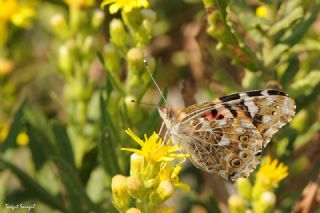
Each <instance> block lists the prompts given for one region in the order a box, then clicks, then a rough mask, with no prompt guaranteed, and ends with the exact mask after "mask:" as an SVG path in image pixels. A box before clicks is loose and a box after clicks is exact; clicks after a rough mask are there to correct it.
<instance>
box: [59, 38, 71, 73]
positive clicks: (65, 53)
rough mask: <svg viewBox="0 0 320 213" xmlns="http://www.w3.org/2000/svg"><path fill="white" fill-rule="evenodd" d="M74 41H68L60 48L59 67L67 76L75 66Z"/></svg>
mask: <svg viewBox="0 0 320 213" xmlns="http://www.w3.org/2000/svg"><path fill="white" fill-rule="evenodd" d="M74 57H75V56H74V43H73V42H68V43H67V44H65V45H62V46H61V47H60V48H59V59H58V61H59V68H60V69H61V71H62V73H63V74H65V75H66V76H68V75H70V74H71V73H72V70H73V66H74Z"/></svg>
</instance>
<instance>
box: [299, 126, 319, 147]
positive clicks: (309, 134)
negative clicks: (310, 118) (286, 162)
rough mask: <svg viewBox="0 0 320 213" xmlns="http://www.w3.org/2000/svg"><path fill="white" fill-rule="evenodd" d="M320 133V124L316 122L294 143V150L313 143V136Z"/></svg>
mask: <svg viewBox="0 0 320 213" xmlns="http://www.w3.org/2000/svg"><path fill="white" fill-rule="evenodd" d="M319 131H320V123H319V122H316V123H314V124H312V126H311V127H310V128H309V129H308V130H307V132H305V133H304V134H303V135H299V136H298V137H297V139H296V140H295V142H294V149H295V150H296V149H298V148H300V147H302V146H303V145H305V144H306V143H308V142H309V141H311V139H312V138H313V136H314V135H315V134H316V133H317V132H319Z"/></svg>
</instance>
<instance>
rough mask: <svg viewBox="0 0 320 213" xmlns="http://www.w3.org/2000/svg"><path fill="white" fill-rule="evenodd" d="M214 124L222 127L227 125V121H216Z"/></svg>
mask: <svg viewBox="0 0 320 213" xmlns="http://www.w3.org/2000/svg"><path fill="white" fill-rule="evenodd" d="M216 124H217V125H219V126H224V125H226V124H227V121H225V120H218V121H216Z"/></svg>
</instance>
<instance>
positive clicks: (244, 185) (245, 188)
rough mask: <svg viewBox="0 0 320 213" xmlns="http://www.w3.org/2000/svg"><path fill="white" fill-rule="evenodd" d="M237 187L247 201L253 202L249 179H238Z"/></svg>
mask: <svg viewBox="0 0 320 213" xmlns="http://www.w3.org/2000/svg"><path fill="white" fill-rule="evenodd" d="M236 186H237V189H238V192H239V193H240V195H241V196H242V197H243V198H244V199H246V200H247V201H250V200H251V191H252V185H251V183H250V181H249V179H248V178H238V179H237V181H236Z"/></svg>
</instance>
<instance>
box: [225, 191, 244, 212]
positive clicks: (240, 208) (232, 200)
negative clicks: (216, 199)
mask: <svg viewBox="0 0 320 213" xmlns="http://www.w3.org/2000/svg"><path fill="white" fill-rule="evenodd" d="M228 206H229V209H230V212H231V213H245V212H246V206H245V203H244V200H243V199H242V197H240V196H239V195H232V196H231V197H229V199H228Z"/></svg>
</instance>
